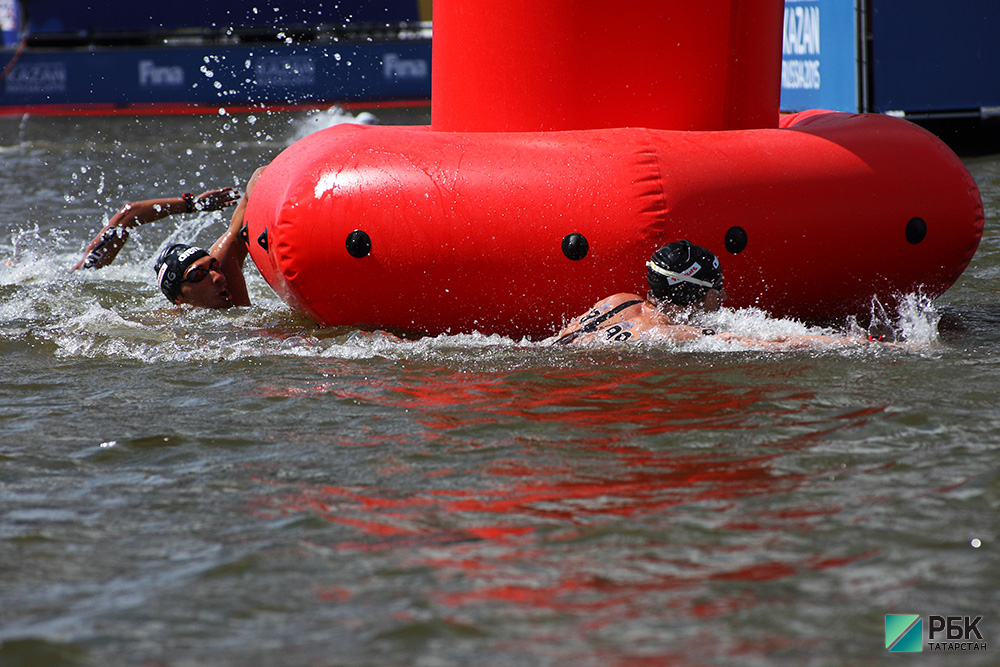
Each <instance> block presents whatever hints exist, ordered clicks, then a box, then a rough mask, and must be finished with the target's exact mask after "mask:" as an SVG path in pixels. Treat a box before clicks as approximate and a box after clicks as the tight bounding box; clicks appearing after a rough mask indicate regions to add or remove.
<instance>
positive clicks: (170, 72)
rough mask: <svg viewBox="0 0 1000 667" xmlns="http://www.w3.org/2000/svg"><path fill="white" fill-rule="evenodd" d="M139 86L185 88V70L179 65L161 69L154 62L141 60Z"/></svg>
mask: <svg viewBox="0 0 1000 667" xmlns="http://www.w3.org/2000/svg"><path fill="white" fill-rule="evenodd" d="M139 85H140V86H143V87H151V86H183V85H184V68H183V67H179V66H177V65H174V66H172V67H170V66H167V67H161V66H158V65H157V64H156V63H155V62H153V61H152V60H140V61H139Z"/></svg>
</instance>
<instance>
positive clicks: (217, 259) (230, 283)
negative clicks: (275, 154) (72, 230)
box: [73, 169, 262, 308]
mask: <svg viewBox="0 0 1000 667" xmlns="http://www.w3.org/2000/svg"><path fill="white" fill-rule="evenodd" d="M261 171H262V169H258V170H257V171H255V172H254V174H253V176H252V177H251V178H250V182H249V183H248V184H247V191H246V194H244V195H243V196H242V197H239V193H237V192H236V191H235V190H233V189H232V188H222V189H219V190H209V191H207V192H203V193H201V194H200V195H193V194H185V195H182V196H180V197H174V198H165V199H150V200H146V201H140V202H134V203H130V204H126V205H125V206H124V207H123V208H122V209H121V210H120V211H118V213H116V214H115V215H114V216H112V218H111V220H110V221H109V222H108V224H107V225H105V227H104V228H103V229H102V230H101V231H100V232H99V233H98V234H97V236H96V237H94V239H93V240H92V241H91V242H90V244H89V245H88V246H87V249H86V250H85V251H84V255H83V258H82V259H81V260H80V261H79V262H77V264H76V266H74V267H73V268H74V269H99V268H101V267H104V266H107V265H108V264H110V263H111V262H112V261H113V260H114V258H115V257H116V256H117V255H118V252H119V251H120V250H121V249H122V246H124V245H125V241H126V240H128V236H129V231H128V230H130V229H132V228H134V227H138V226H139V225H144V224H146V223H149V222H153V221H155V220H159V219H161V218H165V217H167V216H169V215H174V214H178V213H192V212H194V211H218V210H221V209H224V208H228V207H231V206H235V207H236V208H235V210H234V211H233V217H232V220H231V221H230V223H229V227H228V228H227V229H226V231H225V232H224V233H223V234H222V236H220V237H219V238H218V240H216V242H215V243H214V244H212V247H211V248H210V249H208V250H205V249H203V248H198V247H194V246H189V245H186V244H183V243H175V244H174V245H172V246H170V247H168V248H166V249H165V250H164V251H163V252H162V253H160V256H159V257H158V258H157V260H156V263H155V265H154V270H155V271H156V281H157V283H158V284H159V286H160V291H162V292H163V294H164V296H166V297H167V300H169V301H170V302H171V303H173V304H177V305H181V304H187V305H190V306H195V307H197V308H230V307H232V306H249V305H250V296H249V294H248V293H247V286H246V280H245V279H244V277H243V264H244V263H245V262H246V258H247V246H246V243H244V241H243V239H242V236H241V234H240V232H241V230H242V228H243V216H244V214H245V213H246V206H247V197H248V196H249V194H250V191H251V190H252V189H253V186H254V184H255V183H256V182H257V179H258V177H259V176H260V173H261Z"/></svg>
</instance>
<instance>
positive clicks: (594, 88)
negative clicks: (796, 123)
mask: <svg viewBox="0 0 1000 667" xmlns="http://www.w3.org/2000/svg"><path fill="white" fill-rule="evenodd" d="M783 7H784V3H783V0H697V1H694V2H692V1H691V0H628V2H617V3H616V2H607V1H606V0H434V59H433V79H432V91H431V114H432V115H431V125H432V127H433V129H435V130H440V131H485V132H502V131H536V130H570V129H596V128H607V127H628V126H631V127H650V128H658V129H673V130H722V129H747V128H756V127H774V126H776V125H777V118H778V101H779V95H780V88H779V86H780V67H781V28H782V15H783V14H782V12H783Z"/></svg>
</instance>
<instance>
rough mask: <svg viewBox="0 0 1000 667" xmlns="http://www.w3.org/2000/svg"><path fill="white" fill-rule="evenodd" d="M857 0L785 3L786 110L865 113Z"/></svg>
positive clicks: (783, 66)
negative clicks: (859, 59)
mask: <svg viewBox="0 0 1000 667" xmlns="http://www.w3.org/2000/svg"><path fill="white" fill-rule="evenodd" d="M857 24H858V21H857V13H856V9H855V6H854V2H853V1H852V0H785V20H784V26H783V32H782V48H781V110H782V111H802V110H805V109H830V110H834V111H852V112H853V111H859V110H860V98H859V91H860V75H859V71H860V68H859V66H858V34H857V33H858V29H857Z"/></svg>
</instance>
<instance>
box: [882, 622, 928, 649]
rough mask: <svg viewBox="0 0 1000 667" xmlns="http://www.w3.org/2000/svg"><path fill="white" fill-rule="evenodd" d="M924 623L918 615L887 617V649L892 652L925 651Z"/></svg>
mask: <svg viewBox="0 0 1000 667" xmlns="http://www.w3.org/2000/svg"><path fill="white" fill-rule="evenodd" d="M923 641H924V621H923V619H922V618H920V616H919V615H918V614H886V615H885V647H886V648H887V649H889V650H890V651H922V650H924V644H923Z"/></svg>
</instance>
